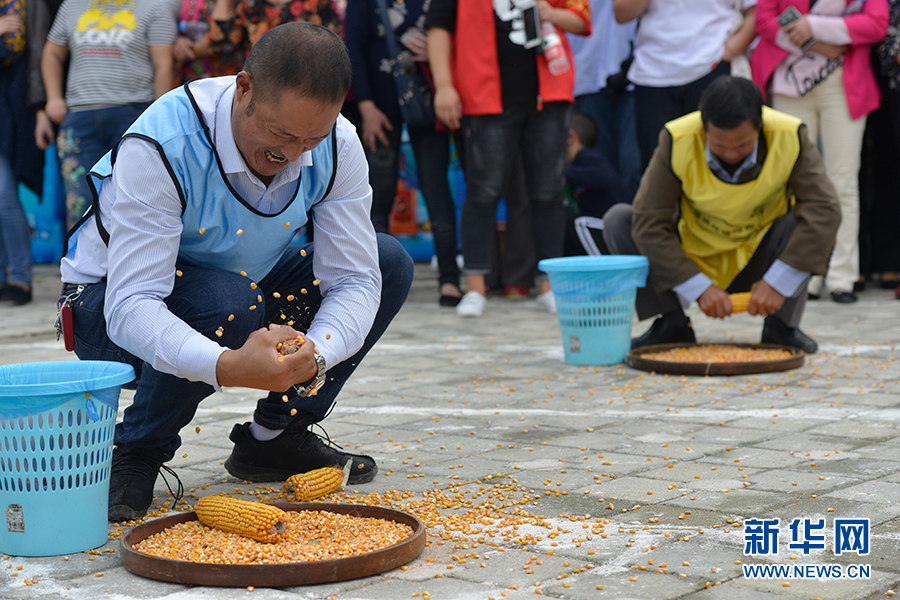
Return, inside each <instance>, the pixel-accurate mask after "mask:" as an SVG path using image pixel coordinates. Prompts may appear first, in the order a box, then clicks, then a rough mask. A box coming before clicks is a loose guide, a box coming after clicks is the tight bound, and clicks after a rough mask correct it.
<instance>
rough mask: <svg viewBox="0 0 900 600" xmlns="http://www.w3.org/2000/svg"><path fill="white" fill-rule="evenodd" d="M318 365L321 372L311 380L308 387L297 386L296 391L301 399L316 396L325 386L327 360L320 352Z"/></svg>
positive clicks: (307, 384)
mask: <svg viewBox="0 0 900 600" xmlns="http://www.w3.org/2000/svg"><path fill="white" fill-rule="evenodd" d="M315 356H316V365H317V366H318V367H319V372H318V373H316V376H315V377H313V378H312V379H310V380H309V381H308V382H307V383H306V385H295V386H294V389H295V390H296V391H297V394H299V395H300V397H301V398H306V397H307V396H315V395H316V392H318V391H319V388H320V387H322V386H323V385H325V359H324V358H323V357H322V355H321V354H319V351H318V350H316V354H315Z"/></svg>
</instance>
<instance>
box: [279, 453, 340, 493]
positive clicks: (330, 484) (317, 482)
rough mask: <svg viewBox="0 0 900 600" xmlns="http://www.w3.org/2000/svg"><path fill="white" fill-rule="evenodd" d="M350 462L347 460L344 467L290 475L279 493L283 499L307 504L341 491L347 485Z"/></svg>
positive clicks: (324, 468)
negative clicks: (282, 495)
mask: <svg viewBox="0 0 900 600" xmlns="http://www.w3.org/2000/svg"><path fill="white" fill-rule="evenodd" d="M352 462H353V461H352V460H348V461H347V464H346V465H344V467H339V466H337V465H335V466H333V467H322V468H321V469H315V470H313V471H309V472H307V473H297V474H296V475H291V476H290V477H289V478H288V480H287V481H285V482H284V487H283V488H282V490H281V491H282V493H283V494H284V497H285V498H287V499H289V500H290V499H293V500H296V501H297V502H308V501H309V500H314V499H316V498H319V497H320V496H324V495H326V494H330V493H332V492H336V491H338V490H341V489H343V488H344V486H345V485H347V479H348V478H349V477H350V463H352Z"/></svg>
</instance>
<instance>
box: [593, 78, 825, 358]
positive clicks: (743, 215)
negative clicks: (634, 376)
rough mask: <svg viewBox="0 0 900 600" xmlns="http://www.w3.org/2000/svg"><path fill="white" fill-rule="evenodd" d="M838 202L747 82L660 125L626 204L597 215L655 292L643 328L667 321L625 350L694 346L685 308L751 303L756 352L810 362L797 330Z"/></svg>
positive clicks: (714, 89)
mask: <svg viewBox="0 0 900 600" xmlns="http://www.w3.org/2000/svg"><path fill="white" fill-rule="evenodd" d="M840 214H841V213H840V206H839V204H838V198H837V192H836V191H835V189H834V186H833V185H832V184H831V181H830V180H829V179H828V175H827V174H826V173H825V166H824V164H823V162H822V157H821V156H820V155H819V152H818V150H817V149H816V142H815V140H811V139H810V138H809V134H808V133H807V128H806V125H804V124H802V122H801V121H800V119H798V118H796V117H792V116H790V115H788V114H785V113H781V112H778V111H775V110H772V109H770V108H768V107H765V106H763V99H762V94H761V92H760V90H759V88H758V87H756V84H754V83H753V82H752V81H749V80H746V79H741V78H739V77H732V76H730V75H723V76H720V77H718V78H717V79H715V80H713V82H712V83H710V85H709V86H708V87H707V88H706V90H705V91H704V93H703V95H702V96H701V98H700V110H698V111H696V112H693V113H690V114H688V115H685V116H684V117H681V118H679V119H675V120H674V121H670V122H668V123H666V125H665V127H664V128H663V129H662V131H661V132H660V134H659V145H658V146H657V148H656V151H655V152H654V154H653V157H652V158H651V160H650V164H649V165H648V166H647V170H646V171H645V172H644V175H643V177H642V178H641V185H640V188H639V189H638V192H637V195H636V196H635V198H634V204H633V205H627V204H617V205H615V206H613V207H611V208H610V209H609V210H608V211H607V212H606V214H605V215H604V216H603V220H604V229H603V237H604V240H605V241H606V245H607V246H608V248H609V249H610V251H611V252H612V253H613V254H643V255H644V256H646V257H647V259H648V260H649V261H650V281H649V285H648V286H647V287H646V288H644V289H639V290H638V293H637V299H636V306H635V308H636V310H637V314H638V318H639V319H641V320H643V319H647V318H650V317H653V316H656V315H662V316H660V317H659V318H658V319H656V321H654V323H653V325H652V326H651V327H650V329H648V330H647V332H646V333H644V334H643V335H641V336H639V337H637V338H635V339H633V340H632V342H631V346H632V348H638V347H641V346H647V345H651V344H662V343H670V342H693V341H695V339H696V338H695V336H694V330H693V328H692V327H691V322H690V319H689V318H688V317H687V316H686V315H685V314H684V309H685V308H687V307H688V306H690V305H691V304H692V303H693V302H695V301H696V302H697V304H698V305H699V306H700V309H701V310H702V311H703V312H704V313H705V314H706V315H707V316H710V317H715V318H719V319H721V318H725V317H727V316H728V315H730V314H732V312H733V306H732V304H731V300H730V298H729V294H730V293H737V292H748V291H749V292H752V295H751V297H750V305H749V307H748V311H749V313H750V314H751V315H760V316H763V317H765V321H764V325H763V331H762V338H761V339H762V341H763V342H768V343H775V344H784V345H788V346H793V347H796V348H800V349H801V350H804V351H806V352H809V353H811V352H815V351H816V350H817V349H818V345H817V344H816V342H815V340H813V339H812V338H810V337H809V336H808V335H806V334H805V333H804V332H803V331H801V330H800V327H799V325H800V320H801V318H802V317H803V310H804V308H805V307H806V298H807V291H806V290H807V286H808V283H809V277H810V274H816V275H821V274H824V272H825V269H826V268H827V267H828V258H829V256H830V255H831V249H832V247H833V246H834V240H835V234H836V232H837V227H838V225H839V223H840V218H841V217H840Z"/></svg>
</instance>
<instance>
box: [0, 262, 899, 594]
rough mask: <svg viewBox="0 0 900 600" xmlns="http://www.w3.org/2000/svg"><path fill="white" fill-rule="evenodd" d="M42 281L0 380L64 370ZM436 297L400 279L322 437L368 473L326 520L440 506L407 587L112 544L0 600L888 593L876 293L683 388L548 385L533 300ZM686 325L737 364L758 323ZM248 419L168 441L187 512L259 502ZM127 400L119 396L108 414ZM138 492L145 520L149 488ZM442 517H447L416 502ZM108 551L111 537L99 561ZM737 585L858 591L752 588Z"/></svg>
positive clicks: (887, 493) (51, 565) (887, 471)
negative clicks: (762, 527) (857, 543)
mask: <svg viewBox="0 0 900 600" xmlns="http://www.w3.org/2000/svg"><path fill="white" fill-rule="evenodd" d="M55 277H56V272H55V269H54V268H53V267H50V266H42V267H39V268H38V274H37V280H36V301H35V302H34V303H33V304H31V305H29V306H26V307H22V308H13V307H11V306H9V305H7V304H4V305H0V363H2V364H8V363H17V362H29V361H49V360H72V359H74V356H73V355H71V354H67V353H66V352H64V350H63V349H62V343H61V342H57V341H55V339H54V336H53V335H52V332H51V329H52V327H51V326H52V322H53V319H54V316H55V305H54V302H55V299H56V295H57V291H58V284H57V281H56V279H55ZM435 279H436V276H435V274H434V272H433V271H431V270H430V269H429V268H428V267H427V266H425V265H421V266H419V267H418V271H417V276H416V281H415V283H414V288H413V291H412V294H411V296H410V299H409V301H408V302H407V304H406V305H405V306H404V308H403V310H402V312H401V313H400V315H399V317H398V318H397V319H396V321H395V322H394V323H393V324H392V326H391V328H390V329H389V330H388V332H387V333H386V335H385V336H384V338H383V339H382V341H381V342H380V343H379V344H378V345H377V346H376V347H375V349H374V350H373V351H372V353H371V354H370V356H369V358H368V359H367V360H366V361H365V364H363V365H362V366H361V367H360V369H359V370H358V371H357V375H356V376H355V377H354V378H353V379H352V380H351V382H350V383H349V384H348V385H347V387H346V388H345V390H344V392H343V393H342V396H341V398H340V401H339V404H338V406H337V408H336V409H335V410H334V412H333V414H332V415H331V416H330V417H329V418H328V419H327V420H326V422H325V424H326V427H327V429H328V433H329V434H330V436H331V437H332V438H333V439H336V440H337V441H339V442H340V443H345V444H349V445H350V447H351V448H358V451H361V452H365V453H368V454H371V455H373V456H374V457H375V458H376V459H377V460H378V462H379V464H380V467H381V473H380V474H379V476H378V477H377V478H376V479H375V480H374V481H373V482H371V483H368V484H364V485H361V486H352V487H351V488H349V489H348V490H346V491H345V492H344V493H343V494H342V495H341V496H340V497H339V498H337V499H338V500H341V501H356V502H360V501H363V500H364V499H366V498H369V499H371V498H374V497H375V495H382V496H381V497H382V502H385V503H388V504H390V505H392V506H394V507H400V508H402V507H407V508H410V510H413V509H414V508H415V507H416V506H417V505H415V504H410V503H411V502H414V501H422V500H423V494H424V493H425V492H426V491H427V490H441V491H442V492H443V494H442V495H439V494H435V493H433V492H432V493H429V495H428V498H431V499H432V500H431V505H430V506H432V507H433V508H436V511H437V513H439V516H437V517H434V519H433V520H431V521H429V524H430V526H429V529H428V545H427V546H426V548H425V550H424V552H423V553H422V554H421V555H420V556H419V557H418V558H417V559H415V560H414V561H412V562H411V563H410V564H409V565H407V567H406V568H405V569H395V570H392V571H389V572H386V573H383V574H381V575H377V576H372V577H366V578H361V579H355V580H351V581H343V582H338V583H329V584H321V585H313V586H298V587H287V588H278V589H273V588H263V587H258V588H257V589H255V590H253V591H252V595H251V592H250V591H249V590H247V589H244V588H214V587H201V586H188V585H180V584H172V583H164V582H160V581H156V580H152V579H145V578H142V577H139V576H136V575H134V574H132V573H130V572H128V571H127V570H126V569H125V568H124V567H123V566H122V563H121V560H120V553H119V550H118V548H119V542H118V540H116V539H113V540H111V541H110V542H109V543H108V544H106V545H105V546H103V547H101V548H99V549H98V551H96V552H95V553H94V554H89V553H76V554H72V555H69V556H66V557H60V556H55V557H42V558H21V557H7V555H6V554H3V553H2V550H3V549H2V548H0V559H2V560H0V578H2V585H0V598H4V599H6V598H17V599H26V598H64V599H69V598H78V599H81V598H85V599H95V598H113V599H132V598H134V599H137V598H141V599H143V598H165V599H166V600H183V599H184V600H186V599H191V600H193V599H200V598H216V599H220V598H224V599H229V598H245V597H257V598H266V599H269V598H271V599H282V598H283V599H291V600H293V599H297V600H300V599H313V598H316V599H317V598H331V597H334V598H340V599H346V600H351V599H352V600H364V599H365V600H382V599H384V600H388V599H390V600H393V599H398V598H419V599H422V600H426V599H428V598H432V599H434V600H438V599H446V600H487V599H489V598H494V599H496V600H500V599H501V598H508V599H514V598H525V597H534V595H535V594H541V595H543V596H548V597H553V598H571V599H588V598H590V599H593V598H617V599H648V600H649V599H652V600H663V599H676V598H678V599H682V598H684V599H690V600H714V599H718V598H728V599H741V600H744V599H746V600H775V599H777V598H810V599H811V598H815V597H818V598H822V599H835V600H851V599H857V598H860V599H862V598H864V599H870V598H887V597H888V596H889V595H894V592H893V591H891V590H900V518H898V517H900V461H898V459H900V444H898V442H900V430H898V428H897V424H898V420H900V375H898V361H897V356H898V353H897V350H896V347H895V345H894V344H895V343H896V342H897V340H898V325H897V323H898V319H897V317H898V308H900V303H898V302H897V301H896V300H894V297H893V293H892V292H890V291H884V290H880V289H877V290H875V289H873V290H869V291H866V292H864V293H862V294H861V297H860V301H859V302H858V303H856V304H854V305H849V306H847V305H837V304H835V303H833V302H831V301H826V300H822V301H819V302H813V303H810V305H809V307H808V310H807V315H806V318H805V320H804V329H805V330H807V331H808V332H809V333H810V334H811V335H813V337H815V338H816V339H817V340H818V341H819V343H820V347H821V350H820V352H819V353H818V354H817V355H815V356H813V357H811V358H810V359H809V360H808V362H807V363H806V364H805V365H804V366H802V367H800V368H797V369H795V370H793V371H788V372H780V373H769V374H760V375H755V376H754V375H741V376H731V377H681V376H663V375H656V374H651V373H644V372H640V371H635V370H632V369H629V368H627V367H625V366H624V365H614V366H608V367H575V366H568V365H566V364H564V362H563V352H562V344H561V341H560V333H559V327H558V324H557V321H556V319H555V317H553V316H551V315H547V314H544V313H540V312H537V311H536V310H535V302H534V300H533V299H532V300H523V301H507V300H504V299H492V300H491V301H490V302H489V304H488V309H487V313H486V315H485V317H484V318H482V319H474V320H461V319H459V318H457V317H456V315H455V313H454V312H453V311H452V310H448V309H441V308H439V307H438V306H437V303H436V300H437V292H436V287H437V286H436V283H435ZM692 317H693V321H694V324H695V329H696V331H697V333H698V337H699V338H700V339H701V340H736V341H758V336H759V331H760V327H761V321H760V320H759V319H757V318H754V317H750V316H749V315H738V316H735V317H732V318H730V319H728V320H725V321H713V320H711V319H708V318H706V317H704V316H703V315H702V314H699V312H696V310H695V312H693V313H692ZM646 326H647V324H646V323H641V324H638V323H635V327H634V330H635V332H637V333H640V332H642V331H643V330H644V329H645V328H646ZM255 398H256V393H255V392H253V391H252V390H246V389H229V390H228V391H227V392H224V393H220V394H216V395H214V396H213V397H211V398H209V399H208V400H206V401H205V402H204V403H203V405H202V406H201V409H200V411H199V412H198V414H197V416H196V418H195V422H194V423H191V426H190V427H189V428H187V429H186V430H185V432H183V438H184V445H183V447H182V449H181V450H180V451H179V454H178V456H177V457H176V459H175V460H173V461H172V462H171V466H172V467H174V468H175V469H176V471H177V472H178V474H179V475H180V477H181V479H182V481H183V482H184V484H185V487H186V488H187V489H188V490H189V491H190V490H193V491H194V492H193V494H192V495H190V496H188V498H187V499H188V501H193V500H194V498H195V497H196V496H198V495H203V494H209V493H216V492H220V491H225V492H234V491H235V490H236V489H239V490H241V491H242V492H244V493H246V494H255V495H256V496H260V497H262V498H273V497H274V494H273V493H272V489H271V488H265V487H257V486H255V485H247V484H243V483H242V482H239V481H237V480H235V479H233V478H231V477H229V476H228V474H227V473H226V472H225V471H224V469H223V467H222V466H221V463H222V461H224V459H225V458H226V457H227V456H228V454H229V452H230V442H229V441H228V440H227V434H228V431H229V430H230V428H231V426H232V424H233V423H235V422H240V421H243V420H246V419H248V418H249V416H250V415H251V412H252V409H253V406H254V402H255ZM129 399H130V393H129V392H123V395H122V399H121V402H120V411H121V410H122V409H123V408H124V406H126V405H127V404H128V402H129ZM195 427H199V428H200V431H199V433H197V432H196V429H195ZM0 453H2V450H0ZM0 455H2V454H0ZM201 486H206V487H205V489H201ZM391 490H395V491H400V492H404V494H386V492H389V491H391ZM156 491H157V493H158V494H159V502H160V506H162V505H164V504H165V500H166V496H165V492H166V488H165V485H164V484H163V482H162V479H160V480H159V481H158V482H157V490H156ZM442 496H443V497H444V498H447V501H446V503H445V504H444V505H440V504H439V503H438V502H436V501H434V498H440V497H442ZM425 504H426V505H427V504H428V503H427V502H426V503H425ZM487 507H495V509H496V510H495V511H494V512H493V513H492V514H493V515H494V516H495V517H496V516H500V517H505V518H506V519H507V520H506V522H497V521H494V522H491V521H488V520H482V521H479V523H480V524H481V529H480V532H476V530H475V529H469V530H467V531H462V530H459V529H458V528H457V530H454V527H455V525H454V523H456V521H455V519H454V518H453V516H454V515H462V514H465V513H469V514H481V515H484V514H487V513H485V512H484V511H485V510H486V508H487ZM61 509H64V507H61ZM517 510H518V511H519V513H520V514H518V515H516V514H514V513H515V512H516V511H517ZM437 513H435V514H437ZM522 513H526V514H524V515H523V514H522ZM528 515H534V516H535V517H540V518H530V517H528ZM797 517H803V518H811V519H814V520H817V519H825V521H826V529H825V535H826V539H827V544H828V546H829V547H830V545H831V544H832V542H833V534H834V529H833V519H835V518H867V519H870V524H871V551H870V553H869V554H868V555H867V556H859V555H857V554H855V553H849V554H848V553H847V552H844V553H843V554H841V555H840V556H836V555H834V553H833V552H832V551H831V549H830V548H829V549H826V550H813V551H812V553H811V554H809V555H808V556H807V555H804V554H803V552H802V551H801V550H795V549H791V548H789V546H788V545H789V543H790V542H791V535H790V530H789V529H788V524H789V523H790V522H791V521H792V520H793V519H794V518H797ZM751 518H765V519H772V518H780V519H781V522H782V529H781V535H780V538H779V542H780V543H779V548H778V555H777V556H769V557H759V556H745V555H744V554H743V550H744V529H745V527H744V526H743V522H744V521H745V520H747V519H751ZM469 520H470V521H471V519H469ZM528 522H531V523H532V524H531V525H529V524H528ZM120 532H121V529H120V528H115V527H110V536H111V537H113V538H115V536H116V535H117V534H118V533H120ZM741 563H743V564H741ZM746 564H783V565H791V566H793V565H804V564H809V565H840V566H841V567H842V568H844V569H847V567H850V566H854V567H855V566H856V565H868V566H869V569H870V571H869V577H868V578H862V579H841V580H824V579H819V580H815V579H813V580H801V579H787V578H784V577H781V578H770V579H757V580H754V579H749V578H747V577H745V576H744V574H743V573H742V567H743V566H744V565H746ZM35 580H36V582H35ZM28 583H31V584H32V585H28ZM601 586H602V587H601Z"/></svg>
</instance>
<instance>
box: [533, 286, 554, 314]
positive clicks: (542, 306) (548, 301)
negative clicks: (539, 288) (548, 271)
mask: <svg viewBox="0 0 900 600" xmlns="http://www.w3.org/2000/svg"><path fill="white" fill-rule="evenodd" d="M537 307H538V310H542V311H544V312H548V313H550V314H551V315H555V314H556V298H554V297H553V290H550V291H547V292H544V293H543V294H540V295H539V296H538V297H537Z"/></svg>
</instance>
